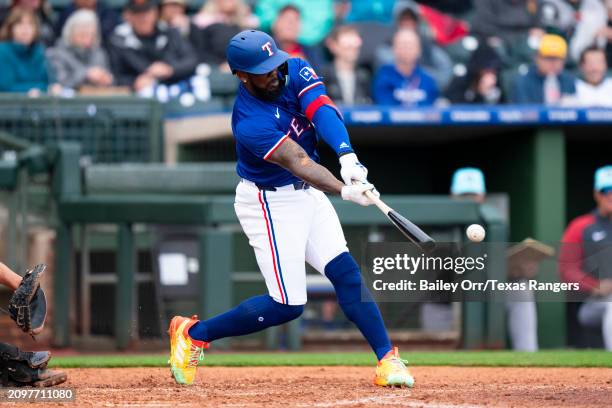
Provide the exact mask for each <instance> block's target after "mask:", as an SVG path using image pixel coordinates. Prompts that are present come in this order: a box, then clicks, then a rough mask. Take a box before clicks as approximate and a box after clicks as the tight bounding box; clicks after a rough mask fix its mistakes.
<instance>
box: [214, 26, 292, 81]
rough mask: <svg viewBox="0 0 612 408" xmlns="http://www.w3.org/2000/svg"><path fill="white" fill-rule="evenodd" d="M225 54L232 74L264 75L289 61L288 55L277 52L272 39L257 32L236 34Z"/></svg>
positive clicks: (248, 31) (247, 31)
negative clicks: (241, 72) (238, 72)
mask: <svg viewBox="0 0 612 408" xmlns="http://www.w3.org/2000/svg"><path fill="white" fill-rule="evenodd" d="M225 53H226V56H227V62H228V64H229V66H230V68H231V69H232V72H236V71H244V72H248V73H250V74H265V73H267V72H270V71H272V70H273V69H274V68H276V67H278V66H279V65H281V64H283V63H284V62H285V61H287V60H288V59H289V54H287V53H286V52H285V51H282V50H279V49H278V47H277V46H276V43H275V42H274V39H273V38H272V37H270V36H269V35H268V34H266V33H264V32H262V31H257V30H246V31H242V32H240V33H238V34H236V35H235V36H234V37H232V39H231V40H230V42H229V44H228V46H227V49H226V51H225Z"/></svg>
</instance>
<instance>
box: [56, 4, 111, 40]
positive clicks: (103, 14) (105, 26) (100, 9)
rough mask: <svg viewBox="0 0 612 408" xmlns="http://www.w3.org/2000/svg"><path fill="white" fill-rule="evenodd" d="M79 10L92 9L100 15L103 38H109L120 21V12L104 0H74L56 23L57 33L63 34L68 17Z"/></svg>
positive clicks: (58, 35)
mask: <svg viewBox="0 0 612 408" xmlns="http://www.w3.org/2000/svg"><path fill="white" fill-rule="evenodd" d="M78 10H91V11H93V12H94V13H95V14H96V16H97V17H98V21H99V24H98V26H99V27H100V33H101V34H102V38H103V39H104V38H108V37H109V36H110V35H111V34H112V33H113V30H114V29H115V27H117V25H118V24H119V22H120V20H121V19H120V17H119V14H118V13H117V12H116V11H115V10H114V9H112V8H110V7H108V6H107V5H106V4H105V3H104V2H103V1H98V0H73V2H72V3H71V4H69V5H68V6H67V7H66V8H64V9H63V10H62V12H61V13H60V15H59V18H58V19H57V23H56V24H55V35H56V36H57V37H61V36H62V31H63V29H64V25H65V24H66V21H68V18H69V17H70V16H71V15H72V14H73V13H74V12H76V11H78Z"/></svg>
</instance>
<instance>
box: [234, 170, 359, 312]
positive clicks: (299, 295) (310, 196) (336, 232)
mask: <svg viewBox="0 0 612 408" xmlns="http://www.w3.org/2000/svg"><path fill="white" fill-rule="evenodd" d="M234 208H235V210H236V215H237V216H238V220H239V221H240V225H242V229H243V230H244V232H245V234H246V235H247V237H248V238H249V243H250V245H251V246H252V247H253V249H254V250H255V256H256V258H257V264H258V265H259V269H260V270H261V273H262V274H263V276H264V279H265V281H266V286H267V288H268V293H269V294H270V296H271V297H272V298H273V299H274V300H275V301H277V302H280V303H283V304H289V305H303V304H305V303H306V299H307V296H306V264H305V263H306V262H308V263H309V264H310V265H311V266H312V267H313V268H315V269H316V270H317V271H319V272H320V273H321V274H324V273H325V266H326V265H327V264H328V263H329V262H330V261H331V260H332V259H334V258H335V257H337V256H338V255H340V254H341V253H343V252H347V251H348V248H347V247H346V240H345V238H344V233H343V232H342V227H341V225H340V221H339V220H338V215H337V214H336V211H335V210H334V207H333V206H332V204H331V202H330V201H329V199H328V198H327V196H326V195H325V194H324V193H323V192H321V191H319V190H317V189H315V188H314V187H312V186H311V187H310V188H308V189H299V190H296V189H295V188H294V186H293V185H288V186H283V187H277V188H276V191H266V190H260V189H259V188H258V187H257V186H256V185H255V184H254V183H252V182H250V181H246V180H243V181H241V182H240V183H238V186H237V187H236V201H235V203H234Z"/></svg>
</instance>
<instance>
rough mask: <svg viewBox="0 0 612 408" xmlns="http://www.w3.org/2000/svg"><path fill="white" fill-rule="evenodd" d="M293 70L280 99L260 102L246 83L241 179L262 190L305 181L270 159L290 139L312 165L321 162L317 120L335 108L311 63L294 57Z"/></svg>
mask: <svg viewBox="0 0 612 408" xmlns="http://www.w3.org/2000/svg"><path fill="white" fill-rule="evenodd" d="M287 68H288V69H287V77H286V78H284V77H281V78H280V80H281V81H283V80H285V86H284V88H283V91H282V93H281V95H280V96H279V97H278V98H277V99H275V100H274V101H264V100H262V99H259V98H257V97H255V96H253V95H251V93H250V92H249V91H248V90H247V89H246V88H245V87H244V85H243V84H240V87H239V89H238V96H237V98H236V101H235V103H234V110H233V112H232V131H233V133H234V138H235V139H236V155H237V157H238V164H237V166H236V170H237V172H238V175H239V176H240V177H242V178H244V179H247V180H250V181H252V182H254V183H257V184H259V185H261V186H270V187H279V186H285V185H288V184H292V183H295V182H296V181H299V179H298V178H297V177H295V176H294V175H293V174H291V172H289V171H287V170H285V169H284V168H282V167H281V166H279V165H277V164H274V163H272V162H269V161H267V160H266V159H268V158H269V157H270V156H271V155H272V153H274V151H275V150H276V149H277V148H278V147H279V146H280V145H281V144H282V143H283V142H284V141H285V140H286V139H287V138H291V139H292V140H293V141H295V142H296V143H298V144H299V145H300V146H301V147H302V148H303V149H304V150H305V151H306V153H307V154H308V155H309V156H310V158H311V159H312V160H314V161H316V162H318V161H319V156H318V154H317V151H316V146H317V133H316V131H315V128H314V126H313V124H312V118H313V116H314V113H315V112H316V110H317V109H318V108H319V107H321V106H322V105H324V104H326V105H330V106H333V103H332V102H331V100H329V98H327V96H325V86H324V84H323V82H322V80H321V78H319V77H318V76H317V74H316V73H315V71H314V70H313V69H312V67H310V65H308V63H307V62H306V61H304V60H302V59H300V58H291V59H289V60H287ZM347 148H350V147H349V146H348V145H347Z"/></svg>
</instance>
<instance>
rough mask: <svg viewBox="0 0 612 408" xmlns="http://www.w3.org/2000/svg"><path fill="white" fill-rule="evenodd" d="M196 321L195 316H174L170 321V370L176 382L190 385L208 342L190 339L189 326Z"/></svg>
mask: <svg viewBox="0 0 612 408" xmlns="http://www.w3.org/2000/svg"><path fill="white" fill-rule="evenodd" d="M197 321H198V317H197V316H191V319H189V318H187V317H182V316H175V317H173V318H172V320H171V321H170V327H169V328H168V334H169V335H170V360H168V363H170V371H171V373H172V377H174V380H175V381H176V382H177V383H178V384H183V385H190V384H192V383H193V381H194V380H195V376H196V370H197V368H198V363H199V362H200V360H202V359H203V358H204V349H206V348H208V343H207V342H205V341H198V340H195V339H192V338H191V336H190V335H189V328H190V327H191V326H193V325H194V324H195V323H196V322H197Z"/></svg>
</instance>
